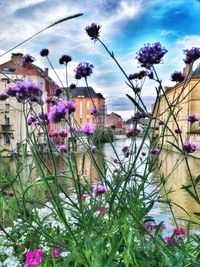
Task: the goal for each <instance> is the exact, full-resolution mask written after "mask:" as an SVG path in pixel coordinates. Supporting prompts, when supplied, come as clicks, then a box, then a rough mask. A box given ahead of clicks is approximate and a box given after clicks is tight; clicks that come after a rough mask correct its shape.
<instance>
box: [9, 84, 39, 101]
mask: <svg viewBox="0 0 200 267" xmlns="http://www.w3.org/2000/svg"><path fill="white" fill-rule="evenodd" d="M5 90H6V93H7V94H8V95H9V96H15V97H16V98H17V100H18V101H19V102H20V101H21V100H27V99H28V100H31V101H32V102H37V103H41V96H42V93H43V89H42V87H41V85H40V84H37V83H34V82H31V81H30V82H24V81H19V82H16V83H15V84H13V85H12V86H9V87H7V88H6V89H5Z"/></svg>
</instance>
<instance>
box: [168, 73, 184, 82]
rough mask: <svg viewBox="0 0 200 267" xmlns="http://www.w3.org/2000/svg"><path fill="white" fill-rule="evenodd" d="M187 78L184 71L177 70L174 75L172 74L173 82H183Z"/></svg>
mask: <svg viewBox="0 0 200 267" xmlns="http://www.w3.org/2000/svg"><path fill="white" fill-rule="evenodd" d="M184 79H185V75H184V74H183V73H182V72H179V71H175V72H174V73H173V74H172V75H171V80H172V82H179V83H180V82H182V81H184Z"/></svg>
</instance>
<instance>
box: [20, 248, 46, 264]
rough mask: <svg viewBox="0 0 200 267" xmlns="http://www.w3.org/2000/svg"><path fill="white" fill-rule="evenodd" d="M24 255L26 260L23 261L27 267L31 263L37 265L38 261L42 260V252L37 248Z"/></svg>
mask: <svg viewBox="0 0 200 267" xmlns="http://www.w3.org/2000/svg"><path fill="white" fill-rule="evenodd" d="M25 255H26V261H25V263H24V267H29V266H32V265H35V266H38V265H39V263H40V262H42V260H43V252H42V250H39V249H37V250H36V249H35V250H31V251H28V252H26V254H25Z"/></svg>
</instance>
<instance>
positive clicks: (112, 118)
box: [106, 112, 126, 133]
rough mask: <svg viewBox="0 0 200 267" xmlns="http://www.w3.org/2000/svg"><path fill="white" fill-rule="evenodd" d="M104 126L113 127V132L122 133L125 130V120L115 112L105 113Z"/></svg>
mask: <svg viewBox="0 0 200 267" xmlns="http://www.w3.org/2000/svg"><path fill="white" fill-rule="evenodd" d="M106 127H111V128H113V129H115V133H124V132H125V131H126V125H125V122H124V121H123V119H122V117H121V116H120V115H119V114H117V113H115V112H111V113H110V114H108V115H107V122H106Z"/></svg>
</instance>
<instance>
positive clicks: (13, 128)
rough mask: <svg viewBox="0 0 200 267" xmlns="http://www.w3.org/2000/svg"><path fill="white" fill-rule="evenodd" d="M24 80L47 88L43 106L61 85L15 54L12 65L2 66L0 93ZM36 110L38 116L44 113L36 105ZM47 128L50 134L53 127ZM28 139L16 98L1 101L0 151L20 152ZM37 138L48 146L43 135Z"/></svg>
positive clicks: (46, 71) (20, 105)
mask: <svg viewBox="0 0 200 267" xmlns="http://www.w3.org/2000/svg"><path fill="white" fill-rule="evenodd" d="M21 80H23V81H32V82H35V83H39V84H41V86H42V87H43V88H44V94H43V98H44V102H45V100H46V97H49V96H52V95H53V94H54V92H55V90H56V88H58V85H57V84H56V83H55V82H54V81H53V80H52V79H51V78H50V77H49V76H48V69H45V70H42V69H41V68H39V67H38V66H36V65H34V64H32V63H29V64H24V60H23V54H21V53H13V54H12V56H11V60H10V61H8V62H5V63H3V64H1V65H0V93H2V91H3V89H4V88H5V87H6V86H8V85H9V84H12V83H14V82H17V81H21ZM49 109H50V104H48V105H47V104H45V105H44V111H45V112H46V111H48V110H49ZM34 110H35V112H36V113H38V112H39V111H41V110H40V107H39V105H37V104H36V105H35V107H34ZM27 114H28V110H27ZM48 127H49V128H48V131H51V128H52V127H54V126H52V125H49V126H48ZM57 127H59V126H57ZM39 135H40V133H39ZM26 137H27V131H26V121H25V119H24V116H23V113H22V103H20V102H18V101H16V98H14V97H9V98H8V99H7V100H6V101H0V151H5V153H4V154H6V153H7V154H8V152H10V151H13V150H15V149H17V148H18V147H19V144H20V142H21V141H22V140H25V139H26ZM38 138H39V140H40V141H39V142H40V144H41V145H42V144H43V143H45V140H44V137H43V136H42V135H41V136H38Z"/></svg>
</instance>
